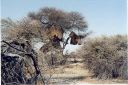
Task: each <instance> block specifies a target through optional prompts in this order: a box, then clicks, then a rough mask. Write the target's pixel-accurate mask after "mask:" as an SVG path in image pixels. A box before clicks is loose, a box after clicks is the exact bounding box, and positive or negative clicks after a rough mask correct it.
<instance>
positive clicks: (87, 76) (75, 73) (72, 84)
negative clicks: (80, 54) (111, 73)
mask: <svg viewBox="0 0 128 85" xmlns="http://www.w3.org/2000/svg"><path fill="white" fill-rule="evenodd" d="M55 70H56V72H55V74H54V75H53V78H54V79H56V81H57V82H56V81H54V82H52V83H54V84H55V85H85V84H126V83H128V81H127V80H119V79H112V80H99V79H96V78H91V76H92V75H91V73H90V72H89V71H88V70H87V69H86V68H85V67H84V65H83V63H72V64H70V65H65V66H61V67H59V68H56V69H55Z"/></svg>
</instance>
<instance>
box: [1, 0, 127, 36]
mask: <svg viewBox="0 0 128 85" xmlns="http://www.w3.org/2000/svg"><path fill="white" fill-rule="evenodd" d="M126 2H127V1H126V0H1V9H0V10H1V18H7V17H9V18H11V19H13V20H20V19H22V18H23V17H25V16H26V15H27V13H28V12H32V11H38V10H39V9H40V8H43V7H55V8H58V9H62V10H64V11H68V12H70V11H77V12H80V13H81V14H82V15H83V16H84V17H85V19H86V21H87V22H88V26H89V27H88V29H89V30H91V31H93V32H94V33H93V34H94V35H114V34H126V33H127V30H126V19H127V17H126V14H127V3H126Z"/></svg>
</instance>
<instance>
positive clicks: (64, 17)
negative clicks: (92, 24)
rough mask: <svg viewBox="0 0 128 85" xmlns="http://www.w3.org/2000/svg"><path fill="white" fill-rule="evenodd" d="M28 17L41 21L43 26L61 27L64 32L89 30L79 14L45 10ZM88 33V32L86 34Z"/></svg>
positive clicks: (52, 9) (32, 13)
mask: <svg viewBox="0 0 128 85" xmlns="http://www.w3.org/2000/svg"><path fill="white" fill-rule="evenodd" d="M28 17H29V18H30V19H32V20H39V21H40V22H41V23H42V25H43V26H44V25H45V26H46V27H50V26H52V25H57V26H60V28H61V29H62V30H64V32H65V31H66V30H69V29H79V30H82V31H84V29H86V30H87V27H88V26H87V22H86V21H85V19H84V17H83V16H82V15H81V14H80V13H79V12H65V11H62V10H59V9H55V8H48V7H46V8H43V9H40V10H39V11H38V12H37V13H35V12H30V13H29V14H28ZM85 33H86V32H85Z"/></svg>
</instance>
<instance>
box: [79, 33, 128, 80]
mask: <svg viewBox="0 0 128 85" xmlns="http://www.w3.org/2000/svg"><path fill="white" fill-rule="evenodd" d="M127 45H128V44H127V36H122V35H116V36H111V37H101V38H95V39H90V40H88V41H86V42H85V44H84V45H83V47H82V48H81V49H80V50H82V51H80V52H81V56H82V57H83V58H84V62H85V65H86V67H87V68H88V69H89V70H90V71H91V72H92V73H93V74H94V76H95V77H97V78H100V79H107V78H117V77H120V78H123V79H126V78H128V74H127V72H128V66H127V58H128V57H127Z"/></svg>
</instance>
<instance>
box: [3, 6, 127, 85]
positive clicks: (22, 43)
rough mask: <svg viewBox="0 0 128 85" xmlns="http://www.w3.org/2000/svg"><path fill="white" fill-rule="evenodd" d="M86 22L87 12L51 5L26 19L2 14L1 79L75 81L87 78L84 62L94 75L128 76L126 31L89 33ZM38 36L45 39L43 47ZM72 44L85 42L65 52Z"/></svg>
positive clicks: (38, 84)
mask: <svg viewBox="0 0 128 85" xmlns="http://www.w3.org/2000/svg"><path fill="white" fill-rule="evenodd" d="M87 27H88V24H87V21H86V20H85V18H84V17H83V16H82V14H80V13H78V12H66V11H63V10H60V9H56V8H48V7H46V8H42V9H40V10H39V11H37V12H30V13H28V15H27V16H26V17H25V18H23V19H22V20H17V21H13V20H11V19H10V18H8V19H2V20H1V28H2V29H1V32H2V40H1V62H2V65H1V68H2V69H1V74H2V75H1V76H2V79H1V80H2V84H3V85H4V84H7V85H12V84H15V85H19V84H35V85H52V84H55V85H56V84H57V85H58V84H59V85H61V84H70V83H72V82H74V80H75V82H76V81H77V80H80V79H83V78H85V74H86V72H85V71H83V68H84V70H89V73H91V74H92V75H91V77H92V78H99V79H104V80H105V79H117V78H119V79H126V80H127V79H128V74H127V72H128V66H127V58H128V57H127V45H128V44H127V35H115V36H104V37H98V38H87V37H88V35H89V34H90V33H91V32H90V31H88V28H87ZM76 31H77V32H79V34H77V33H75V32H76ZM67 32H70V33H69V34H68V37H65V34H67ZM34 40H35V41H37V42H42V43H43V44H42V45H41V46H40V48H39V49H36V50H35V41H34ZM69 41H70V43H68V42H69ZM81 41H82V42H84V43H81ZM37 42H36V43H37ZM60 43H62V45H61V44H60ZM67 44H72V45H74V46H75V45H80V46H82V47H81V48H80V49H79V50H77V52H75V53H70V54H63V51H64V49H65V47H66V46H67ZM36 47H38V46H36ZM74 64H75V65H74ZM81 64H82V66H81ZM77 65H78V66H79V65H80V66H79V67H78V66H77ZM75 67H78V68H75ZM75 69H77V70H75ZM77 71H80V72H77ZM81 71H82V72H81ZM79 73H82V74H80V75H77V74H79ZM84 73H85V74H84ZM59 74H60V75H59ZM72 75H73V76H72ZM67 76H68V77H67ZM69 76H70V77H69ZM75 76H76V77H75ZM60 82H61V83H60ZM62 82H63V83H62Z"/></svg>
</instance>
